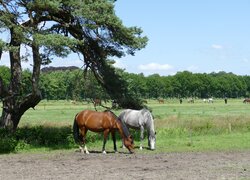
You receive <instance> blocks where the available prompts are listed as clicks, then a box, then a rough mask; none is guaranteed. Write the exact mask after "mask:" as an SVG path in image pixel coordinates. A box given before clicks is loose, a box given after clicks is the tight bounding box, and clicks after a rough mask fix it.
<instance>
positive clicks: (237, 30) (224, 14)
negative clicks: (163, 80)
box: [0, 0, 250, 75]
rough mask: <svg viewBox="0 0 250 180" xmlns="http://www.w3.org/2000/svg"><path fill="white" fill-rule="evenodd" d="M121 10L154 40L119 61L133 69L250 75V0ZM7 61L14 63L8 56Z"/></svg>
mask: <svg viewBox="0 0 250 180" xmlns="http://www.w3.org/2000/svg"><path fill="white" fill-rule="evenodd" d="M115 10H116V14H117V16H118V17H120V19H121V20H122V21H123V23H124V24H125V25H126V26H138V27H141V28H142V29H143V31H144V33H143V34H144V35H146V36H147V37H148V38H149V42H148V45H147V46H146V48H145V49H142V50H141V51H138V52H136V54H135V56H126V57H123V58H121V59H115V60H116V64H115V65H116V66H117V67H120V68H124V69H125V70H126V71H127V72H131V73H141V72H142V73H144V75H150V74H154V73H158V74H160V75H173V74H175V73H176V72H178V71H184V70H187V71H191V72H193V73H211V72H218V71H225V72H232V73H234V74H238V75H250V67H249V65H250V0H237V1H236V0H206V1H205V0H203V1H201V0H156V1H145V0H144V1H143V0H118V1H116V3H115ZM2 64H8V60H7V54H4V55H3V59H2V61H0V65H2ZM50 65H51V66H71V65H76V66H79V67H81V66H82V62H81V61H79V60H78V59H77V57H76V56H70V57H68V58H67V59H63V60H62V59H55V61H53V63H52V64H50ZM23 66H24V68H27V67H28V68H29V67H30V62H28V63H23Z"/></svg>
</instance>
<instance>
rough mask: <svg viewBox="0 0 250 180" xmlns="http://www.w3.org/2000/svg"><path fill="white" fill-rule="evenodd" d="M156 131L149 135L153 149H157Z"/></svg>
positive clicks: (149, 144)
mask: <svg viewBox="0 0 250 180" xmlns="http://www.w3.org/2000/svg"><path fill="white" fill-rule="evenodd" d="M155 141H156V132H153V133H150V135H149V136H148V146H149V148H150V149H151V150H155Z"/></svg>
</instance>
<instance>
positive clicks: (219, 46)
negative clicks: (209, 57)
mask: <svg viewBox="0 0 250 180" xmlns="http://www.w3.org/2000/svg"><path fill="white" fill-rule="evenodd" d="M211 47H212V48H213V49H223V46H222V45H220V44H213V45H212V46H211Z"/></svg>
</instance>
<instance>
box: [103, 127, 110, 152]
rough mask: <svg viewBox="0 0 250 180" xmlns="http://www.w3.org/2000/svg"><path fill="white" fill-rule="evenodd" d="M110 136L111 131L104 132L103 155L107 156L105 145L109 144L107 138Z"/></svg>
mask: <svg viewBox="0 0 250 180" xmlns="http://www.w3.org/2000/svg"><path fill="white" fill-rule="evenodd" d="M108 135H109V129H106V130H105V131H104V132H103V136H104V139H103V146H102V153H103V154H106V151H105V145H106V142H107V137H108Z"/></svg>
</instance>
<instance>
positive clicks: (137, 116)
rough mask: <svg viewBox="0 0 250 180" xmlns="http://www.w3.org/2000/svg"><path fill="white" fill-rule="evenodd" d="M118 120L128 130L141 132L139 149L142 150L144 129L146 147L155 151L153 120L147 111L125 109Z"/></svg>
mask: <svg viewBox="0 0 250 180" xmlns="http://www.w3.org/2000/svg"><path fill="white" fill-rule="evenodd" d="M119 118H120V119H121V121H122V122H124V123H125V124H126V125H127V126H128V128H132V129H140V130H141V137H140V140H141V143H140V149H142V140H143V139H144V128H146V129H147V132H148V146H149V148H150V149H151V150H154V149H155V140H156V138H155V135H156V132H155V130H154V119H153V117H152V115H151V113H150V112H149V110H147V109H142V110H132V109H126V110H123V111H122V112H121V114H120V115H119Z"/></svg>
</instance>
